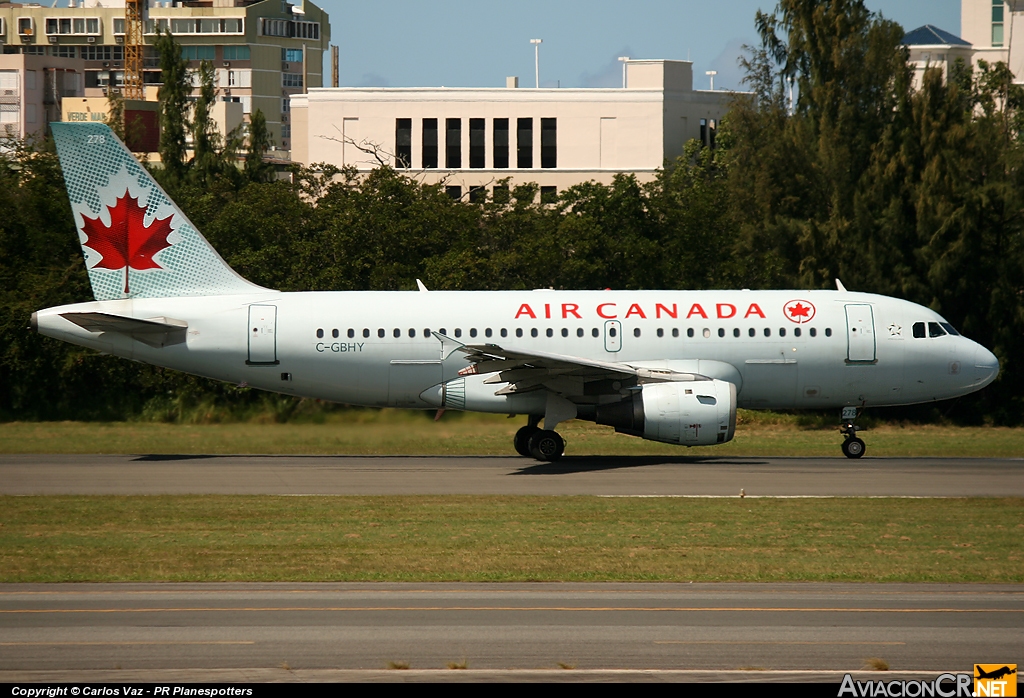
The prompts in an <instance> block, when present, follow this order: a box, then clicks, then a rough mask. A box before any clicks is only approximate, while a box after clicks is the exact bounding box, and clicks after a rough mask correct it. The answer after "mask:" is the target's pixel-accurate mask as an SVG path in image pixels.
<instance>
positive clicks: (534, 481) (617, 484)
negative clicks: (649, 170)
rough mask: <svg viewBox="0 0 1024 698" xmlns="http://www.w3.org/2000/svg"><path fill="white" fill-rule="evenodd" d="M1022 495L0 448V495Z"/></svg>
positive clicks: (1011, 472) (522, 463)
mask: <svg viewBox="0 0 1024 698" xmlns="http://www.w3.org/2000/svg"><path fill="white" fill-rule="evenodd" d="M741 489H742V490H743V491H744V492H745V494H746V495H747V496H771V497H786V496H789V497H808V496H810V497H887V496H900V497H1021V496H1024V459H1020V458H1016V459H1012V458H863V459H861V460H848V459H846V458H841V457H837V458H747V457H744V458H740V457H702V458H697V457H693V458H686V457H680V456H637V457H612V456H608V457H566V458H564V459H563V460H561V461H559V462H558V463H555V464H541V463H538V462H537V461H533V460H530V459H526V458H519V457H515V456H499V457H473V456H456V457H444V456H194V455H181V456H174V455H3V456H0V494H5V495H30V494H51V495H53V494H79V495H81V494H97V495H98V494H116V495H154V494H277V495H284V494H287V495H314V494H321V495H346V494H347V495H402V494H410V495H411V494H467V495H480V494H512V495H605V496H615V495H619V496H623V495H633V496H735V495H738V494H739V492H740V490H741Z"/></svg>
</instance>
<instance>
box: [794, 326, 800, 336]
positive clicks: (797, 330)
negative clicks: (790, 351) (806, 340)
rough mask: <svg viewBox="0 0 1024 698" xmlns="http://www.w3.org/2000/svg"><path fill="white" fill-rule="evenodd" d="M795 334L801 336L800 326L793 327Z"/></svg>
mask: <svg viewBox="0 0 1024 698" xmlns="http://www.w3.org/2000/svg"><path fill="white" fill-rule="evenodd" d="M793 336H794V337H799V336H800V328H799V327H795V328H793Z"/></svg>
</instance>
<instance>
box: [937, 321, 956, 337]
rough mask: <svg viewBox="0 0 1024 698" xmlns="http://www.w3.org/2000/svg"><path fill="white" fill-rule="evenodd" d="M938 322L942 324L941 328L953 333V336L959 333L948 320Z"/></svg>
mask: <svg viewBox="0 0 1024 698" xmlns="http://www.w3.org/2000/svg"><path fill="white" fill-rule="evenodd" d="M939 324H940V325H942V329H944V330H946V332H949V333H950V334H951V335H953V336H954V337H959V336H960V333H959V332H957V331H956V330H955V329H954V328H953V326H952V325H950V324H949V323H948V322H940V323H939Z"/></svg>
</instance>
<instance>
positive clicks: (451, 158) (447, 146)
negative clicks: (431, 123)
mask: <svg viewBox="0 0 1024 698" xmlns="http://www.w3.org/2000/svg"><path fill="white" fill-rule="evenodd" d="M444 166H445V167H447V168H449V169H456V168H459V167H462V119H445V120H444Z"/></svg>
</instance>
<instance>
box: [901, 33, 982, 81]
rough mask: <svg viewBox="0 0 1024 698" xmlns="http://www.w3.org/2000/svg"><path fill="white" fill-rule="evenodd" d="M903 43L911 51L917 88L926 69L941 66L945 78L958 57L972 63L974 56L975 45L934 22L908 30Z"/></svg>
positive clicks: (968, 63)
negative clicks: (940, 27)
mask: <svg viewBox="0 0 1024 698" xmlns="http://www.w3.org/2000/svg"><path fill="white" fill-rule="evenodd" d="M903 45H904V46H906V47H907V49H909V51H910V65H911V67H912V68H913V69H914V87H915V88H917V87H920V86H921V78H922V77H923V75H924V71H925V70H926V69H928V68H939V69H940V70H942V75H943V78H945V77H946V76H947V75H948V74H949V68H950V66H952V65H954V64H955V63H956V61H957V59H962V60H963V61H964V63H966V64H967V65H971V61H972V60H973V56H974V47H973V46H971V44H970V43H968V42H967V41H964V40H963V39H961V38H960V37H959V36H956V35H954V34H950V33H949V32H948V31H945V30H943V29H939V28H938V27H936V26H934V25H932V24H926V25H924V26H923V27H918V28H917V29H914V30H913V31H909V32H907V33H906V35H905V36H904V37H903Z"/></svg>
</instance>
